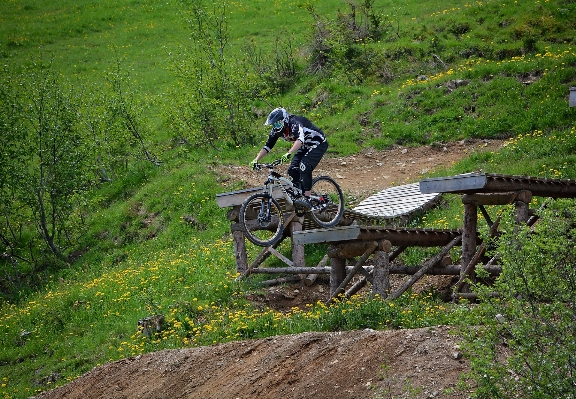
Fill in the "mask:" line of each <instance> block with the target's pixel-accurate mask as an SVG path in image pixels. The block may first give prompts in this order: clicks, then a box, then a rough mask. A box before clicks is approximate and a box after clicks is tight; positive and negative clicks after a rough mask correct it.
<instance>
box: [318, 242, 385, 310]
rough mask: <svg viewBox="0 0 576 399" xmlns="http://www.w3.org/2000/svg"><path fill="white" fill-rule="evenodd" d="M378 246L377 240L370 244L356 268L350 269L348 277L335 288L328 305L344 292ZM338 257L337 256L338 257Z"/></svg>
mask: <svg viewBox="0 0 576 399" xmlns="http://www.w3.org/2000/svg"><path fill="white" fill-rule="evenodd" d="M376 248H378V243H377V242H373V243H372V245H370V247H368V248H367V249H366V252H364V254H363V255H362V256H361V257H360V259H359V260H358V262H357V263H356V265H355V266H354V268H353V269H352V270H351V271H350V273H348V274H347V275H346V278H344V281H342V282H341V283H340V285H339V286H338V287H337V288H336V290H334V291H333V292H332V293H331V295H330V299H328V301H327V302H326V305H330V304H331V303H332V301H333V300H334V298H335V297H337V296H338V295H340V294H341V293H342V292H344V288H346V285H348V283H349V282H350V280H352V277H354V275H355V274H356V272H357V271H358V270H359V269H360V268H361V267H362V266H363V265H364V262H366V259H368V257H369V256H370V255H372V253H373V252H374V250H376ZM336 259H337V258H336Z"/></svg>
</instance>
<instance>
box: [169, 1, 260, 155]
mask: <svg viewBox="0 0 576 399" xmlns="http://www.w3.org/2000/svg"><path fill="white" fill-rule="evenodd" d="M184 3H185V7H186V9H185V13H186V15H187V23H188V26H189V28H190V33H191V37H190V41H189V44H190V45H189V46H188V47H183V48H182V51H181V52H180V54H179V55H178V58H177V59H175V60H174V63H173V65H174V69H175V71H176V74H177V76H178V77H179V78H180V86H179V87H178V89H177V91H176V92H175V93H174V95H175V96H174V97H175V98H176V100H177V101H176V103H175V104H174V108H173V110H172V112H171V113H170V116H169V118H170V119H172V121H171V123H172V126H173V127H174V128H175V129H176V131H177V132H178V134H179V138H180V140H185V141H193V142H194V143H195V145H203V144H207V145H210V146H212V147H214V148H218V147H219V146H220V145H221V144H222V143H226V142H230V143H231V144H232V145H234V146H241V145H243V144H246V143H252V141H253V138H254V135H253V134H252V133H251V132H250V125H251V109H250V105H251V102H252V101H253V100H254V99H255V98H257V97H258V95H259V93H260V91H261V89H262V86H263V83H264V82H262V80H260V79H259V78H258V76H257V74H256V73H255V71H254V70H253V69H252V68H251V67H250V65H249V64H248V63H247V62H245V60H242V59H238V58H230V57H229V56H228V51H229V39H230V32H229V26H228V22H227V7H228V2H227V1H219V2H213V3H210V6H207V5H205V4H204V2H203V1H202V0H188V1H187V2H184Z"/></svg>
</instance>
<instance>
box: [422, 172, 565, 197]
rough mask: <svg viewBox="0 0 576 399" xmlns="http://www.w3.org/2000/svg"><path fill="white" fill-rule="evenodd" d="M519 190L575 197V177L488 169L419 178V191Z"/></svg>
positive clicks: (533, 193)
mask: <svg viewBox="0 0 576 399" xmlns="http://www.w3.org/2000/svg"><path fill="white" fill-rule="evenodd" d="M520 190H528V191H531V192H532V195H533V196H538V197H552V198H576V181H574V180H569V179H543V178H537V177H527V176H513V175H499V174H488V173H467V174H463V175H456V176H452V177H443V178H433V179H424V180H421V181H420V191H422V192H423V193H429V192H441V193H459V194H466V193H498V192H507V191H520Z"/></svg>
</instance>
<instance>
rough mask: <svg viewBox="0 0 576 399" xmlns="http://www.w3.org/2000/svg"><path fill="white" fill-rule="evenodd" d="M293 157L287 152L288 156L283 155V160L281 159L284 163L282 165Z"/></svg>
mask: <svg viewBox="0 0 576 399" xmlns="http://www.w3.org/2000/svg"><path fill="white" fill-rule="evenodd" d="M291 157H292V154H290V153H289V152H287V153H286V154H284V155H282V158H280V160H281V161H282V163H286V162H288V160H289V159H290V158H291Z"/></svg>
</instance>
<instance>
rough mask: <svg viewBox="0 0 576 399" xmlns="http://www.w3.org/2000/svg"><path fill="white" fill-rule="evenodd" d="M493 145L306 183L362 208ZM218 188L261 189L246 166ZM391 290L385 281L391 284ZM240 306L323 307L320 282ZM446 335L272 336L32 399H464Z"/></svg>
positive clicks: (230, 172)
mask: <svg viewBox="0 0 576 399" xmlns="http://www.w3.org/2000/svg"><path fill="white" fill-rule="evenodd" d="M502 144H503V143H502V142H500V141H496V140H490V141H469V140H466V141H462V142H457V143H450V144H446V145H441V146H425V147H418V148H396V149H393V150H388V151H379V152H377V151H366V152H364V153H362V154H359V155H355V156H352V157H345V158H330V157H325V158H324V159H323V160H322V162H321V163H320V165H319V166H318V168H317V169H316V171H315V175H320V174H328V175H330V176H332V177H334V178H335V179H336V180H337V181H338V183H339V184H340V185H341V187H342V188H343V190H344V191H347V192H348V193H349V194H351V195H354V196H357V197H358V199H363V198H366V197H368V196H369V195H371V194H373V193H375V192H379V191H381V190H383V189H385V188H387V187H389V186H391V185H401V184H405V183H409V182H414V181H417V180H418V179H419V178H420V176H421V175H422V174H425V173H427V172H428V171H431V170H436V169H438V168H442V167H448V166H450V165H452V164H453V163H454V162H457V161H459V160H460V159H462V158H464V157H466V156H468V155H469V154H470V153H471V152H473V151H486V150H497V149H499V148H500V147H501V146H502ZM218 172H219V174H220V175H221V176H222V180H221V181H222V183H223V184H224V185H225V184H226V183H227V182H228V181H229V182H232V181H238V180H237V179H242V180H244V181H246V182H247V185H248V186H257V185H261V184H262V174H261V173H260V174H258V173H256V172H252V171H250V170H249V169H248V167H244V166H239V167H234V166H229V167H225V168H222V169H220V170H219V171H218ZM394 283H396V284H400V283H401V281H395V282H393V284H394ZM451 283H452V281H451V280H450V278H446V277H431V276H426V277H425V278H423V279H421V280H420V281H419V282H418V283H417V284H416V285H415V286H414V290H415V291H418V290H424V289H427V288H429V287H430V286H435V288H437V289H443V288H449V286H450V284H451ZM265 292H266V293H265V294H263V295H255V294H252V295H251V296H249V297H248V299H249V300H252V301H253V302H254V303H255V304H258V305H260V306H269V307H272V308H274V309H277V310H279V311H287V310H289V309H291V308H292V307H294V306H298V307H304V306H305V304H307V303H315V302H317V301H318V300H326V299H327V298H328V296H329V286H328V285H327V284H326V281H325V280H324V279H319V280H318V281H317V282H316V283H315V284H314V285H312V286H310V287H307V286H305V285H303V284H301V283H299V284H295V285H289V286H283V287H271V288H269V289H267V290H266V291H265ZM459 342H460V339H459V337H458V335H457V332H456V331H455V330H453V329H451V328H450V327H446V326H437V327H434V328H425V329H414V330H398V331H374V330H359V331H350V332H330V333H317V332H309V333H303V334H298V335H289V336H277V337H271V338H266V339H259V340H249V341H240V342H231V343H226V344H221V345H214V346H208V347H199V348H187V349H179V350H165V351H160V352H155V353H149V354H145V355H141V356H136V357H131V358H127V359H123V360H120V361H117V362H113V363H109V364H105V365H102V366H100V367H96V368H94V369H93V370H91V371H89V372H88V373H86V374H85V375H83V376H81V377H79V378H78V379H76V380H74V381H72V382H70V383H69V384H67V385H65V386H62V387H59V388H56V389H54V390H52V391H49V392H45V393H43V394H41V395H39V396H38V398H43V399H52V398H59V399H60V398H78V399H84V398H93V399H94V398H102V399H104V398H106V399H113V398H118V399H120V398H122V399H136V398H155V399H161V398H166V399H168V398H170V399H177V398H190V399H192V398H205V399H208V398H214V399H228V398H230V399H236V398H239V399H240V398H241V399H245V398H260V399H272V398H284V399H298V398H315V399H323V398H326V399H328V398H329V399H333V398H342V399H348V398H349V399H358V398H375V399H376V398H382V399H385V398H390V399H392V398H453V399H460V398H468V397H470V393H471V392H470V391H468V390H466V389H459V388H458V384H459V382H460V381H461V378H462V374H463V373H465V372H466V371H469V362H468V360H467V359H465V358H463V357H462V353H461V352H460V346H459Z"/></svg>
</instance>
